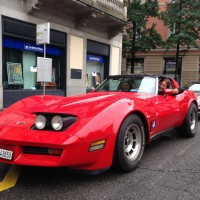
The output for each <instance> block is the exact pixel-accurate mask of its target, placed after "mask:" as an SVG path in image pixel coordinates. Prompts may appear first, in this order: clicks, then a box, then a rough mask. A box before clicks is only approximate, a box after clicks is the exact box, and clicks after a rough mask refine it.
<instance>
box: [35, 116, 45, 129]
mask: <svg viewBox="0 0 200 200" xmlns="http://www.w3.org/2000/svg"><path fill="white" fill-rule="evenodd" d="M46 124H47V118H46V117H45V116H44V115H37V116H36V118H35V126H36V128H38V129H44V128H45V126H46Z"/></svg>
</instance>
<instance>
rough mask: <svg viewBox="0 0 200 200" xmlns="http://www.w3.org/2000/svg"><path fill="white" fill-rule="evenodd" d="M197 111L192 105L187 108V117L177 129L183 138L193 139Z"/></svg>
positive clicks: (195, 129)
mask: <svg viewBox="0 0 200 200" xmlns="http://www.w3.org/2000/svg"><path fill="white" fill-rule="evenodd" d="M197 121H198V111H197V107H196V105H195V104H194V103H192V104H191V105H190V107H189V110H188V112H187V115H186V117H185V119H184V121H183V124H182V125H181V127H180V128H179V129H178V133H179V135H180V136H183V137H188V138H189V137H193V136H194V135H195V133H196V131H197Z"/></svg>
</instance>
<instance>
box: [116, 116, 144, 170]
mask: <svg viewBox="0 0 200 200" xmlns="http://www.w3.org/2000/svg"><path fill="white" fill-rule="evenodd" d="M144 145H145V136H144V126H143V123H142V120H141V119H140V118H139V117H138V116H137V115H135V114H133V115H130V116H128V117H127V118H126V119H125V121H124V122H123V124H122V126H121V128H120V131H119V134H118V137H117V141H116V148H115V163H116V164H117V167H118V168H119V169H120V170H122V171H125V172H130V171H133V170H134V169H135V168H136V167H137V166H138V165H139V162H140V160H141V157H142V155H143V151H144Z"/></svg>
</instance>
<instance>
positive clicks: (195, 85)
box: [184, 81, 200, 116]
mask: <svg viewBox="0 0 200 200" xmlns="http://www.w3.org/2000/svg"><path fill="white" fill-rule="evenodd" d="M184 89H186V90H191V91H193V92H194V93H195V94H196V96H197V102H198V115H199V116H200V81H197V82H190V83H188V84H187V85H185V86H184Z"/></svg>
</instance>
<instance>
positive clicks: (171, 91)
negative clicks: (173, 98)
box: [164, 89, 174, 95]
mask: <svg viewBox="0 0 200 200" xmlns="http://www.w3.org/2000/svg"><path fill="white" fill-rule="evenodd" d="M164 94H167V95H173V94H174V93H173V90H172V89H165V90H164Z"/></svg>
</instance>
